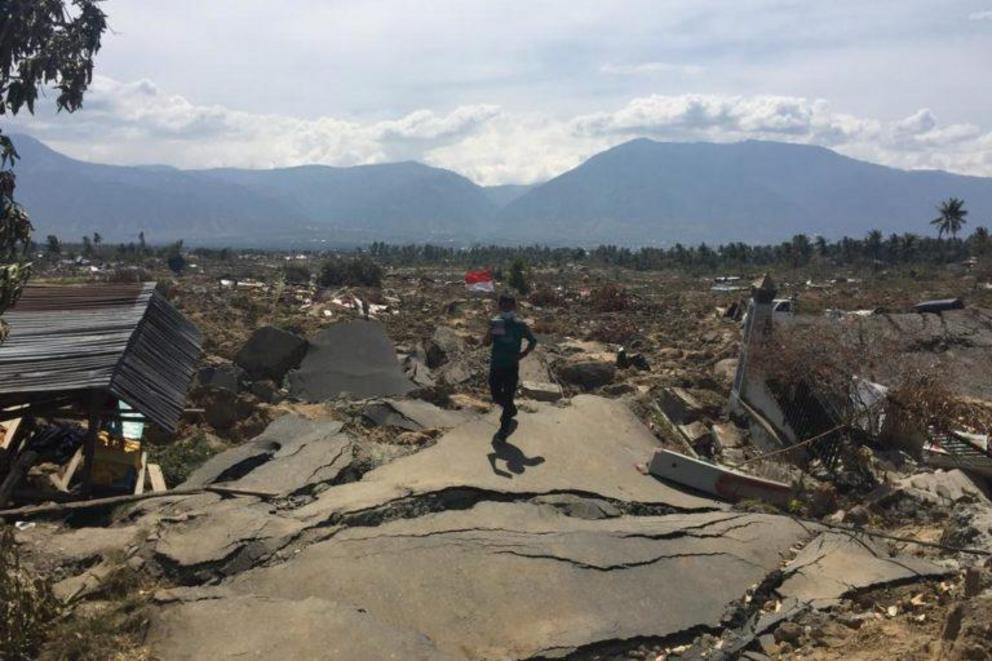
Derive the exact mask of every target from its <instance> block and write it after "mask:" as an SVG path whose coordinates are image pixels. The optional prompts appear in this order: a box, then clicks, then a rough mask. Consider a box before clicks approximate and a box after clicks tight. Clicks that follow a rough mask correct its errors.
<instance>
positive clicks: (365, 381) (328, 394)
mask: <svg viewBox="0 0 992 661" xmlns="http://www.w3.org/2000/svg"><path fill="white" fill-rule="evenodd" d="M415 387H416V386H415V385H414V383H413V382H412V381H411V380H410V379H409V378H407V376H406V375H405V374H404V373H403V370H402V368H401V367H400V363H399V360H398V359H397V357H396V347H395V346H394V345H393V343H392V341H391V340H390V339H389V336H388V335H386V329H385V327H383V325H382V324H380V323H379V322H377V321H365V320H361V319H356V320H353V321H345V322H341V323H337V324H333V325H331V326H328V327H327V328H324V329H323V330H321V331H320V332H319V333H317V334H316V335H315V336H314V337H313V338H312V340H311V342H310V347H309V349H307V352H306V356H305V357H304V358H303V361H302V362H301V363H300V368H299V369H297V370H294V371H292V372H291V373H290V374H289V390H290V393H291V394H292V395H293V396H294V397H298V398H299V399H302V400H305V401H308V402H321V401H327V400H330V399H336V398H338V397H342V396H345V395H348V396H350V397H353V398H366V397H393V396H401V395H405V394H407V393H409V392H410V391H411V390H414V388H415Z"/></svg>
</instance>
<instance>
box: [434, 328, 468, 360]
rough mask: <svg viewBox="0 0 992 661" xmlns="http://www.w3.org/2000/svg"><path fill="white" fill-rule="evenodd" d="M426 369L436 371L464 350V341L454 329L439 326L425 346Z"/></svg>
mask: <svg viewBox="0 0 992 661" xmlns="http://www.w3.org/2000/svg"><path fill="white" fill-rule="evenodd" d="M425 350H426V354H427V367H429V368H431V369H437V368H438V367H441V365H444V364H445V363H447V362H449V361H450V360H452V359H453V358H455V357H457V356H458V355H459V354H461V353H462V352H463V351H464V350H465V341H464V340H463V339H462V338H461V336H460V335H458V333H457V332H455V330H454V329H452V328H448V327H446V326H439V327H438V328H436V329H435V330H434V334H433V335H431V339H430V340H428V342H427V344H426V346H425Z"/></svg>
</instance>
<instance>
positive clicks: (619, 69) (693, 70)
mask: <svg viewBox="0 0 992 661" xmlns="http://www.w3.org/2000/svg"><path fill="white" fill-rule="evenodd" d="M599 71H600V72H601V73H605V74H609V75H613V76H642V75H653V74H675V75H680V76H695V75H698V74H701V73H703V71H705V68H704V67H701V66H699V65H696V64H672V63H670V62H639V63H637V64H604V65H603V66H601V67H600V68H599Z"/></svg>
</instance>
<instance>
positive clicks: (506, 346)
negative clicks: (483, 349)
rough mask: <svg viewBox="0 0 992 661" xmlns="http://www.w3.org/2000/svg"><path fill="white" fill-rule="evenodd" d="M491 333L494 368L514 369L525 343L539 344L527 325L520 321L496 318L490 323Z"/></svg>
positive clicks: (491, 362) (492, 363) (491, 361)
mask: <svg viewBox="0 0 992 661" xmlns="http://www.w3.org/2000/svg"><path fill="white" fill-rule="evenodd" d="M489 331H490V333H491V334H492V338H493V352H492V357H491V360H490V364H491V365H492V366H493V367H513V366H514V365H516V364H517V357H518V356H520V348H521V345H522V344H523V341H524V340H525V339H526V340H527V341H528V342H537V339H536V338H535V337H534V334H533V333H531V332H530V328H528V327H527V324H525V323H524V322H522V321H520V320H519V319H516V318H514V319H504V318H503V317H495V318H494V319H493V320H492V321H490V322H489Z"/></svg>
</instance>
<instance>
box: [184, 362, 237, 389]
mask: <svg viewBox="0 0 992 661" xmlns="http://www.w3.org/2000/svg"><path fill="white" fill-rule="evenodd" d="M244 378H245V371H244V370H243V369H241V368H240V367H238V366H237V365H223V366H216V367H203V368H200V370H199V371H198V372H197V373H196V384H195V386H194V387H196V388H216V389H218V390H229V391H231V392H233V393H235V394H237V393H238V392H240V391H241V382H242V381H244Z"/></svg>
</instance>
